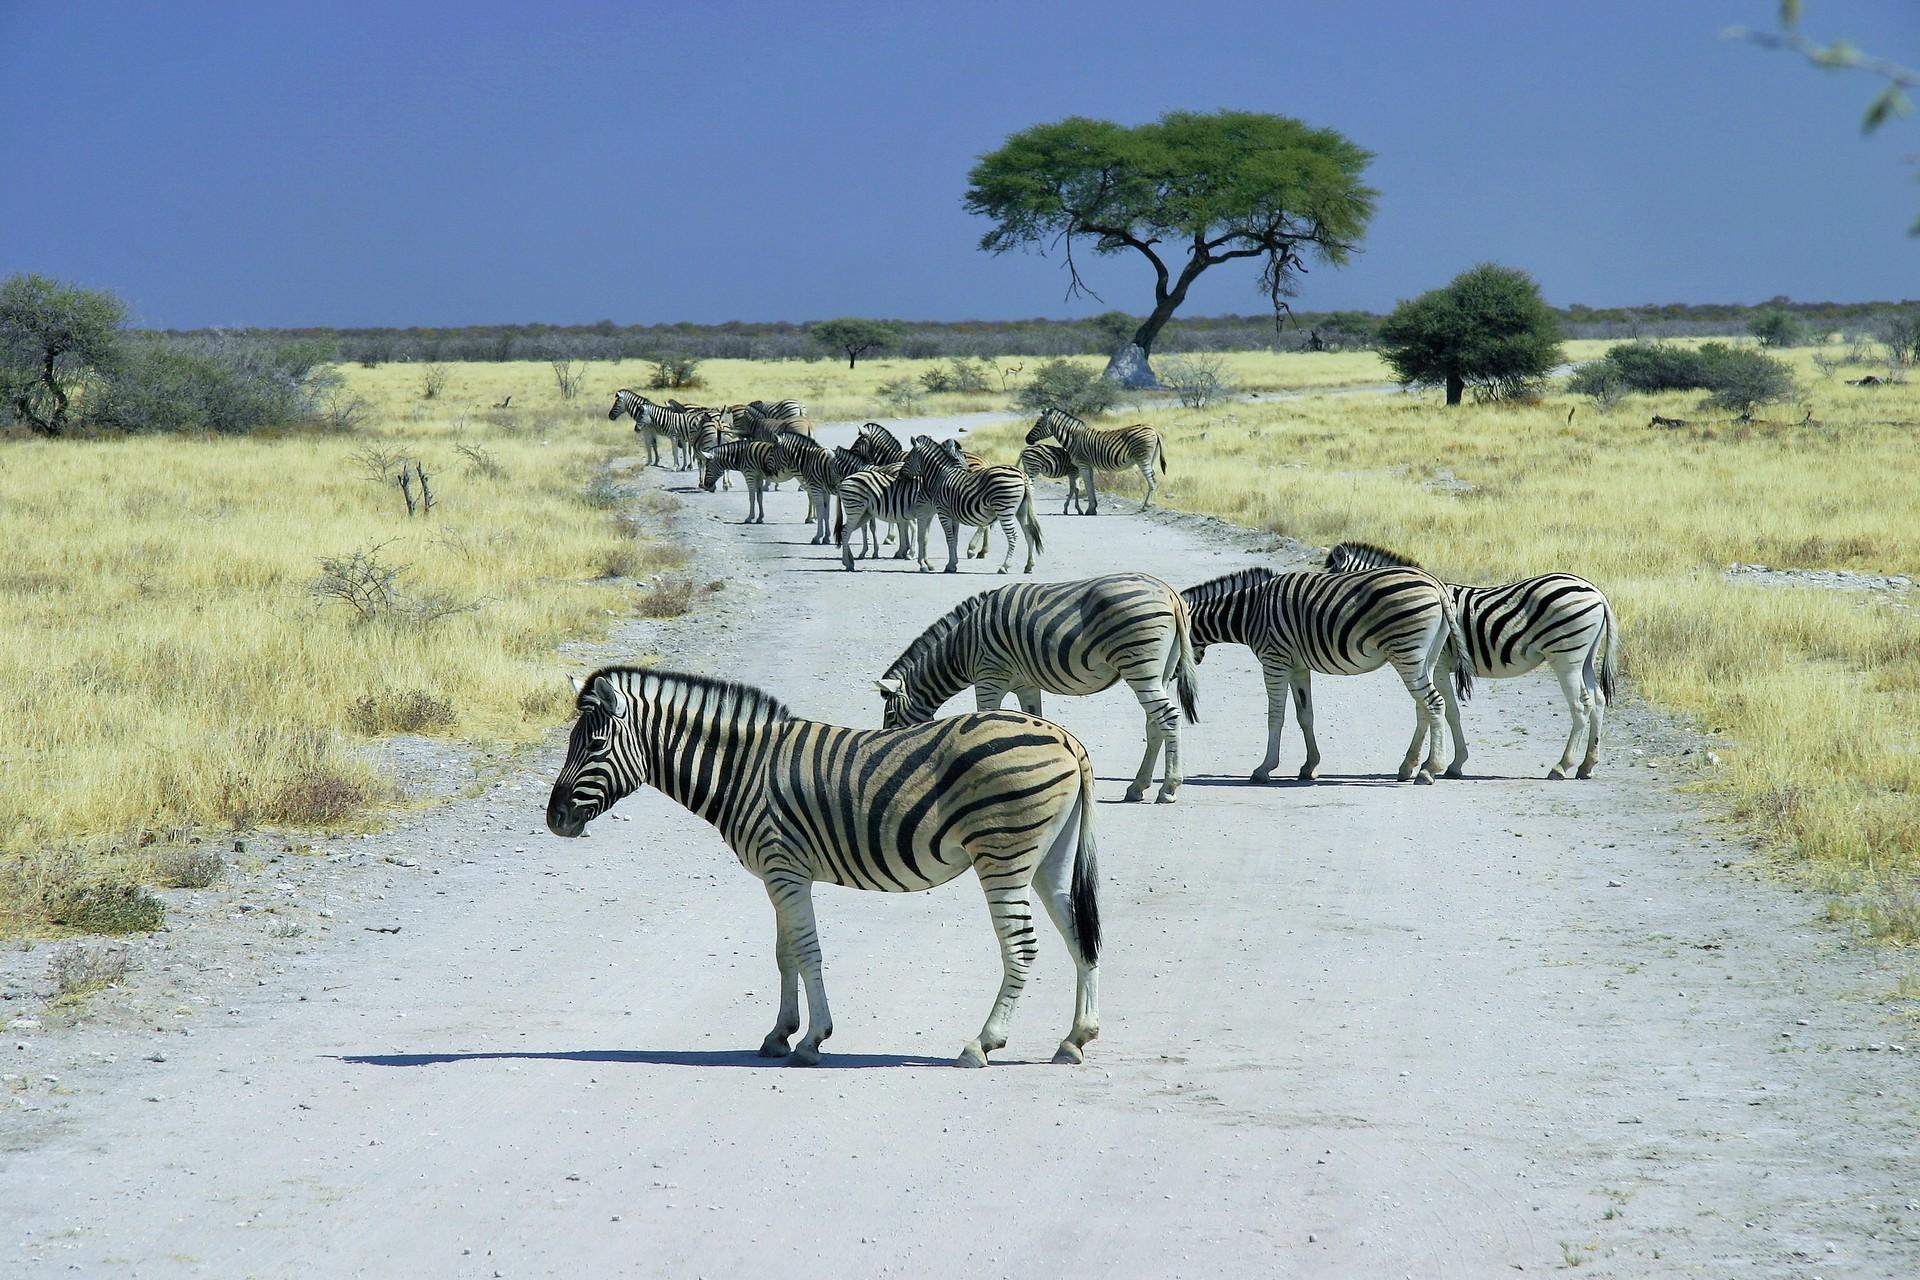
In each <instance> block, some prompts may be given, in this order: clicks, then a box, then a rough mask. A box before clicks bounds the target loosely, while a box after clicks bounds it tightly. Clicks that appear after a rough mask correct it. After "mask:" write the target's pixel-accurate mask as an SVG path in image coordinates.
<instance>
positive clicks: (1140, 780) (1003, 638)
mask: <svg viewBox="0 0 1920 1280" xmlns="http://www.w3.org/2000/svg"><path fill="white" fill-rule="evenodd" d="M1121 680H1124V681H1126V683H1127V686H1128V687H1129V688H1130V689H1132V690H1133V694H1134V696H1135V697H1136V698H1137V699H1139V702H1140V706H1141V708H1142V709H1143V710H1144V711H1145V712H1146V716H1147V734H1146V737H1147V748H1146V755H1145V756H1143V757H1142V758H1141V761H1140V767H1139V769H1138V770H1137V771H1136V772H1135V776H1134V780H1133V785H1131V786H1130V787H1128V788H1127V799H1128V800H1138V799H1140V798H1141V797H1142V796H1144V795H1145V794H1146V791H1147V786H1148V784H1149V783H1151V782H1152V781H1153V766H1154V760H1155V758H1156V757H1157V756H1158V755H1159V753H1160V750H1161V748H1162V746H1164V747H1165V748H1166V755H1167V764H1166V774H1165V777H1164V778H1163V780H1162V783H1161V788H1160V794H1159V797H1158V799H1159V800H1160V802H1161V803H1167V802H1169V801H1171V800H1173V799H1174V797H1175V795H1176V794H1177V793H1178V792H1179V790H1180V782H1181V773H1180V715H1179V712H1178V711H1176V710H1175V707H1174V700H1173V697H1172V696H1171V693H1170V691H1172V690H1175V689H1177V690H1178V692H1179V699H1180V707H1181V709H1183V710H1184V711H1185V712H1186V717H1187V719H1188V720H1190V721H1191V720H1196V719H1198V716H1199V712H1198V692H1197V678H1196V673H1195V671H1194V655H1193V646H1192V645H1191V643H1189V634H1188V618H1187V605H1186V602H1185V601H1184V600H1183V599H1181V597H1180V593H1179V592H1177V591H1175V590H1174V589H1173V588H1172V587H1170V586H1168V585H1167V584H1166V583H1164V582H1162V581H1160V580H1159V579H1158V578H1153V577H1149V576H1147V575H1146V574H1144V573H1115V574H1108V575H1106V576H1105V577H1099V578H1086V579H1083V580H1081V581H1079V582H1060V583H1022V584H1020V585H1017V586H1010V587H1001V588H1000V589H998V590H996V591H984V592H981V593H980V594H979V595H976V596H971V597H969V598H968V599H966V600H963V601H961V602H960V604H959V605H958V606H956V607H955V608H954V609H953V610H952V611H951V612H950V613H948V614H947V615H946V616H944V617H942V618H940V619H939V620H938V621H936V622H935V623H934V624H933V625H932V626H930V627H928V628H927V629H926V631H925V632H923V633H922V634H921V635H920V637H919V638H918V639H916V640H915V641H914V642H913V643H912V644H910V645H908V646H907V648H906V651H905V652H904V653H902V654H901V655H900V656H899V657H898V658H896V659H895V660H894V662H893V665H892V666H890V667H888V668H887V670H886V673H885V674H884V675H883V676H882V677H881V678H880V680H879V689H880V694H881V697H882V698H883V699H884V715H883V723H885V724H886V725H888V726H889V727H892V726H895V725H902V724H915V723H919V722H921V721H925V720H929V719H932V718H933V717H934V716H935V715H937V714H939V711H940V708H941V706H942V705H944V704H945V703H946V701H947V700H948V699H949V698H951V697H952V696H953V695H954V694H956V693H958V692H960V691H961V690H962V689H964V688H966V687H967V686H968V685H972V686H973V687H974V695H975V702H976V705H977V706H978V708H979V709H980V710H982V711H988V710H992V709H995V708H998V707H999V706H1000V704H1001V702H1002V701H1004V700H1005V698H1006V695H1007V694H1008V693H1009V692H1011V693H1012V694H1013V695H1014V696H1015V697H1017V698H1019V700H1020V708H1021V710H1023V711H1025V712H1027V713H1028V714H1029V715H1036V716H1037V715H1039V714H1041V706H1040V698H1041V694H1042V693H1058V694H1069V695H1074V696H1084V695H1087V694H1093V693H1099V692H1101V691H1102V690H1104V689H1109V688H1112V687H1113V685H1114V684H1116V683H1118V682H1119V681H1121Z"/></svg>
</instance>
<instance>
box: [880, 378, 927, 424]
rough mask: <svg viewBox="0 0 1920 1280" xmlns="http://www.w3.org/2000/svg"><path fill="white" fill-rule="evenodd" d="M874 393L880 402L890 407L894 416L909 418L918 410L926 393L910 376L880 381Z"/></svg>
mask: <svg viewBox="0 0 1920 1280" xmlns="http://www.w3.org/2000/svg"><path fill="white" fill-rule="evenodd" d="M875 394H877V395H878V396H879V397H880V403H881V404H884V405H885V406H887V408H889V409H891V410H892V411H893V413H894V415H895V416H896V417H901V418H911V417H912V416H913V415H914V414H916V413H918V412H919V411H920V405H921V403H922V402H923V401H925V399H926V394H927V393H926V389H925V388H924V387H922V386H920V384H918V383H916V382H915V381H914V380H913V379H912V378H895V379H893V380H892V381H890V382H883V383H881V384H880V387H879V390H878V391H877V392H876V393H875Z"/></svg>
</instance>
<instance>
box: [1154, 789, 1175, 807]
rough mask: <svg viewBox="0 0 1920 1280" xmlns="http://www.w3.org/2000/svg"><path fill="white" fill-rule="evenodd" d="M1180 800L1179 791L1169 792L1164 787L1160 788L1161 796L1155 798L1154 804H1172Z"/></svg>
mask: <svg viewBox="0 0 1920 1280" xmlns="http://www.w3.org/2000/svg"><path fill="white" fill-rule="evenodd" d="M1179 798H1180V793H1179V792H1178V791H1169V790H1168V789H1167V788H1165V787H1162V788H1160V794H1159V795H1157V796H1155V797H1154V798H1153V802H1154V803H1155V804H1172V803H1173V802H1174V801H1175V800H1177V799H1179Z"/></svg>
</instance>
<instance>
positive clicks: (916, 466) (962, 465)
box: [901, 436, 1045, 573]
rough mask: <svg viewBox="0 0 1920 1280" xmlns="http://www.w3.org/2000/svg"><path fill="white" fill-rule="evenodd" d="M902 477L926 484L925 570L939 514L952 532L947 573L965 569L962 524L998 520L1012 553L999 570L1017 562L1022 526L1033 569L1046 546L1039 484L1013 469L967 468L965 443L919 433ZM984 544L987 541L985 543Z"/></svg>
mask: <svg viewBox="0 0 1920 1280" xmlns="http://www.w3.org/2000/svg"><path fill="white" fill-rule="evenodd" d="M901 468H902V470H901V474H902V476H904V477H906V478H908V479H911V480H916V481H918V482H920V483H922V484H924V485H925V486H926V494H927V506H926V508H925V510H924V512H923V514H922V515H921V516H920V530H919V532H920V569H921V572H923V573H930V572H932V570H933V565H932V564H931V563H929V562H928V560H927V531H928V526H929V525H930V524H931V523H932V520H933V517H934V516H936V515H938V516H939V517H940V527H941V529H942V530H943V531H944V532H945V533H946V535H947V567H946V569H945V572H947V573H958V572H959V571H960V526H961V525H963V524H964V525H967V526H968V527H970V528H978V527H984V526H986V525H989V524H998V525H999V526H1000V531H1001V532H1002V533H1004V534H1005V535H1006V538H1007V554H1006V556H1005V558H1004V559H1002V560H1001V561H1000V568H999V572H1001V573H1005V572H1007V570H1008V569H1009V568H1011V567H1012V565H1013V548H1014V544H1015V543H1016V542H1017V541H1018V540H1019V539H1018V537H1017V535H1016V532H1015V531H1016V529H1018V530H1021V531H1024V532H1025V533H1026V535H1027V567H1026V570H1025V571H1026V572H1027V573H1032V572H1033V558H1034V555H1035V554H1036V553H1037V552H1039V551H1042V550H1044V549H1045V548H1044V546H1043V544H1042V541H1041V537H1040V522H1039V521H1038V520H1037V519H1035V518H1034V514H1033V486H1032V485H1030V484H1028V483H1027V478H1026V477H1025V476H1023V475H1021V474H1020V473H1019V472H1018V471H1016V470H1014V469H1013V468H1012V467H983V468H982V469H981V470H979V471H975V470H973V469H972V468H970V467H968V466H967V463H966V459H965V455H964V453H963V452H962V451H961V448H960V446H959V445H957V444H955V443H954V442H953V441H951V440H949V441H947V442H945V443H944V444H943V443H941V442H939V441H936V440H934V439H933V438H932V437H931V436H915V437H914V438H913V448H912V449H910V450H909V451H908V453H907V460H906V461H905V462H904V463H902V464H901ZM982 545H983V548H984V541H983V544H982Z"/></svg>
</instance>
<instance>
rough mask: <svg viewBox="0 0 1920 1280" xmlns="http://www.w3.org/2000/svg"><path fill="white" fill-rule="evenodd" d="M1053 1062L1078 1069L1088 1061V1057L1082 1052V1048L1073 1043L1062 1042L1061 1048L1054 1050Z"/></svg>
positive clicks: (1068, 1041)
mask: <svg viewBox="0 0 1920 1280" xmlns="http://www.w3.org/2000/svg"><path fill="white" fill-rule="evenodd" d="M1053 1060H1054V1062H1056V1063H1058V1064H1059V1065H1061V1066H1065V1067H1077V1066H1079V1065H1080V1064H1081V1063H1083V1062H1085V1061H1086V1060H1087V1055H1086V1054H1084V1053H1082V1052H1080V1046H1079V1045H1077V1044H1075V1043H1074V1042H1073V1041H1071V1040H1062V1041H1061V1042H1060V1047H1059V1048H1058V1049H1056V1050H1054V1053H1053Z"/></svg>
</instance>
